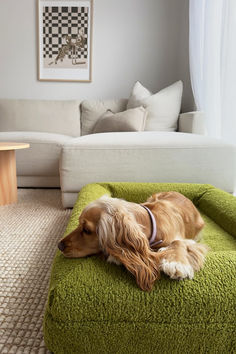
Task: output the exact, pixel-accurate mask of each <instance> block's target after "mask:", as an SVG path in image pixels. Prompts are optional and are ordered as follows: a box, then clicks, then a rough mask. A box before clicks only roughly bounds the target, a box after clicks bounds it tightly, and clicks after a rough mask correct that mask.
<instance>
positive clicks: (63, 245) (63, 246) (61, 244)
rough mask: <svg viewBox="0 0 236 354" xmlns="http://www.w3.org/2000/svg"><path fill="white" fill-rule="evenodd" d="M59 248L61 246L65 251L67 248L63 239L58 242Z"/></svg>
mask: <svg viewBox="0 0 236 354" xmlns="http://www.w3.org/2000/svg"><path fill="white" fill-rule="evenodd" d="M58 248H59V250H60V251H62V252H63V251H64V249H65V248H66V246H65V243H64V242H63V241H61V242H59V243H58Z"/></svg>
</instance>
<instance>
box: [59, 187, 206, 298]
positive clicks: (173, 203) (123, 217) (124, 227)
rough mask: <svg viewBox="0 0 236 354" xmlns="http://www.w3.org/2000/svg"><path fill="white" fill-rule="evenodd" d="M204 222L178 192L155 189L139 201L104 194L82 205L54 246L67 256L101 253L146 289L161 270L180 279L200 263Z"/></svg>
mask: <svg viewBox="0 0 236 354" xmlns="http://www.w3.org/2000/svg"><path fill="white" fill-rule="evenodd" d="M203 227H204V221H203V219H202V217H201V215H200V213H199V212H198V210H197V209H196V207H195V206H194V205H193V203H192V202H191V201H190V200H189V199H188V198H186V197H185V196H184V195H182V194H180V193H177V192H162V193H158V194H154V195H152V196H151V197H150V198H149V199H148V200H147V202H145V203H143V204H136V203H131V202H127V201H125V200H122V199H117V198H110V197H108V196H103V197H101V198H100V199H98V200H96V201H94V202H92V203H90V204H89V205H88V206H86V208H85V209H84V210H83V212H82V213H81V215H80V217H79V226H78V227H77V229H76V230H74V231H73V232H72V233H70V234H69V235H67V236H66V237H65V238H64V239H62V240H61V241H60V242H59V244H58V248H59V249H60V251H61V252H63V254H64V256H65V257H71V258H74V257H86V256H89V255H92V254H97V253H100V252H103V253H104V254H105V255H106V256H107V261H108V262H115V263H117V264H123V265H124V266H125V267H126V268H127V270H128V271H130V272H131V273H132V274H133V275H134V276H135V278H136V282H137V284H138V286H139V287H140V288H141V289H142V290H146V291H149V290H151V289H152V286H153V284H154V282H155V280H157V279H158V278H159V277H160V272H161V271H162V272H164V273H165V274H167V275H169V276H170V278H172V279H179V280H181V279H185V278H190V279H192V278H193V276H194V272H195V271H198V270H200V269H201V268H202V266H203V263H204V258H205V254H206V252H207V247H206V246H204V245H203V244H199V243H196V239H197V236H198V234H199V233H200V231H201V230H202V229H203Z"/></svg>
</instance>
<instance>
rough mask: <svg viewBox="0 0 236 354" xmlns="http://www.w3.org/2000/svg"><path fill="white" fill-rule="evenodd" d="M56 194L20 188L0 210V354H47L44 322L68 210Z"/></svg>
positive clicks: (68, 213) (54, 192) (52, 191)
mask: <svg viewBox="0 0 236 354" xmlns="http://www.w3.org/2000/svg"><path fill="white" fill-rule="evenodd" d="M60 194H61V193H60V191H59V190H46V189H44V190H43V189H19V190H18V204H12V205H8V206H1V207H0V245H1V246H0V353H40V354H42V353H49V351H48V350H47V349H46V347H45V344H44V341H43V332H42V322H43V314H44V307H45V302H46V299H47V292H48V283H49V276H50V270H51V264H52V259H53V257H54V254H55V251H56V247H57V242H58V240H59V239H60V238H61V237H62V235H63V232H64V230H65V227H66V225H67V223H68V219H69V216H70V210H64V209H63V208H62V205H61V199H60Z"/></svg>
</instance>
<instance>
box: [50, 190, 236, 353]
mask: <svg viewBox="0 0 236 354" xmlns="http://www.w3.org/2000/svg"><path fill="white" fill-rule="evenodd" d="M161 191H178V192H180V193H183V194H184V195H185V196H186V197H188V198H189V199H191V200H192V201H193V202H194V204H195V205H196V206H197V207H198V209H199V210H200V212H201V213H202V216H203V218H204V220H205V222H206V226H205V229H204V235H203V239H202V241H201V242H203V243H206V244H208V245H209V246H210V248H211V251H210V252H209V253H208V254H207V257H206V263H205V266H204V268H203V270H201V271H200V272H198V273H196V274H195V277H194V279H193V280H183V281H175V280H170V279H169V278H168V277H167V276H165V275H164V274H163V275H162V277H161V280H159V281H156V283H155V286H154V288H153V290H152V291H151V292H150V293H147V292H143V291H142V290H140V289H139V288H138V287H137V285H136V282H135V279H134V277H133V276H132V275H131V274H130V273H129V272H128V271H127V270H126V269H125V268H124V267H123V266H117V265H115V264H108V263H107V262H105V261H104V259H102V257H101V256H92V257H88V258H82V259H67V258H64V256H63V255H62V254H61V253H60V252H59V251H58V252H57V254H56V256H55V259H54V263H53V267H52V274H51V281H50V287H49V294H48V303H47V307H46V311H45V317H44V337H45V342H46V345H47V347H48V348H49V349H50V350H51V351H52V352H53V353H55V354H59V353H68V354H72V353H86V354H87V353H88V354H90V353H91V354H100V353H101V354H115V353H117V354H118V353H122V354H123V353H124V354H126V353H127V354H129V353H137V354H139V353H140V354H141V353H142V354H149V353H150V354H153V353H161V354H163V353H168V354H173V353H181V354H183V353H186V354H190V353H194V354H196V353H197V354H198V353H217V354H219V353H222V354H223V353H224V354H226V353H227V354H228V353H235V352H236V331H235V319H236V240H235V237H236V198H235V197H233V196H231V195H230V194H228V193H226V192H223V191H221V190H219V189H216V188H214V187H213V186H211V185H206V184H204V185H200V184H170V183H167V184H166V183H164V184H163V183H160V184H159V183H99V184H90V185H87V186H85V187H84V188H83V189H82V190H81V192H80V193H79V197H78V200H77V202H76V204H75V206H74V209H73V212H72V216H71V219H70V222H69V225H68V227H67V229H66V232H65V235H66V234H68V233H70V232H71V231H72V230H73V229H74V228H76V226H77V224H78V217H79V215H80V213H81V211H82V210H83V208H84V207H85V206H86V205H87V204H88V203H90V202H91V201H93V200H95V199H97V198H99V197H100V196H102V195H104V194H108V195H110V196H112V197H116V198H123V199H126V200H129V201H134V202H136V203H140V202H144V201H145V200H146V199H147V197H149V196H150V195H151V194H153V193H156V192H161Z"/></svg>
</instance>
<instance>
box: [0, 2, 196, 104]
mask: <svg viewBox="0 0 236 354" xmlns="http://www.w3.org/2000/svg"><path fill="white" fill-rule="evenodd" d="M92 76H93V78H92V83H69V82H68V83H65V82H56V83H55V82H40V81H37V21H36V0H5V1H3V0H1V1H0V97H1V98H36V99H39V98H40V99H75V98H76V99H85V98H112V97H127V96H128V95H129V92H130V90H131V87H132V85H133V83H134V82H135V81H136V80H140V81H141V82H142V83H143V84H144V85H146V86H147V87H148V88H150V89H151V90H152V91H153V92H156V91H157V90H159V89H161V88H163V87H165V86H167V85H168V84H171V83H173V82H174V81H176V80H179V79H182V80H183V81H184V85H185V91H184V109H185V110H187V109H191V108H192V94H191V87H190V82H189V69H188V0H178V1H177V0H145V1H144V0H94V31H93V75H92Z"/></svg>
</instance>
